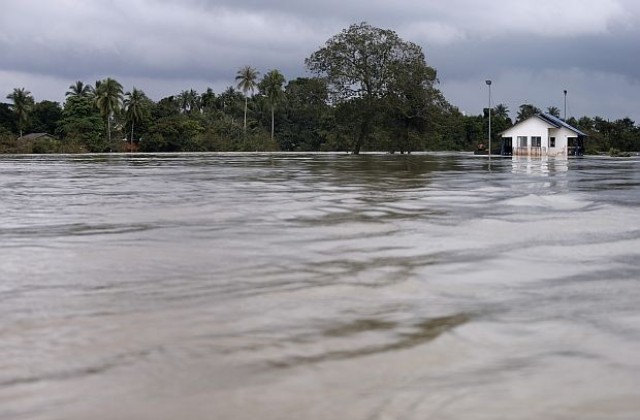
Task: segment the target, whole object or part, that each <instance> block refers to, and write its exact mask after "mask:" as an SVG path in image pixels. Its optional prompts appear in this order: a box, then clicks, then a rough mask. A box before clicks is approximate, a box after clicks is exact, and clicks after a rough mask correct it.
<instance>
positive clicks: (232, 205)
mask: <svg viewBox="0 0 640 420" xmlns="http://www.w3.org/2000/svg"><path fill="white" fill-rule="evenodd" d="M639 164H640V161H639V160H638V159H637V158H633V159H611V158H581V159H572V158H569V159H551V158H544V159H541V158H537V159H535V158H525V157H522V158H514V159H502V158H493V159H490V160H489V159H487V157H479V156H473V155H469V154H451V153H441V154H413V155H375V154H372V155H367V154H365V155H361V156H350V155H343V154H175V155H142V154H140V155H137V154H136V155H101V156H93V155H84V156H71V155H70V156H2V157H0V173H1V174H2V175H1V177H0V191H1V192H0V194H1V196H2V200H0V214H2V218H1V219H0V251H1V252H2V258H0V279H1V281H0V343H2V344H1V345H0V418H1V419H5V418H6V419H30V420H31V419H36V420H45V419H47V420H49V419H52V420H53V419H56V420H57V419H72V420H73V419H86V418H92V419H105V420H107V419H114V418H118V419H149V420H151V419H154V420H156V419H167V420H168V419H175V418H181V419H203V418H221V419H255V418H261V419H294V418H295V419H298V418H305V419H327V418H348V419H389V418H393V419H400V418H402V419H425V418H434V419H488V418H505V416H506V417H508V418H518V419H540V418H559V419H574V418H581V419H604V418H606V419H632V418H636V417H637V413H638V412H640V404H639V403H638V402H637V401H639V399H638V389H640V387H639V386H640V359H639V358H638V356H637V355H638V354H640V328H639V327H638V326H639V325H640V311H639V310H638V305H637V302H638V301H639V300H640V288H639V287H638V281H637V279H638V278H640V268H639V266H638V264H637V261H638V257H639V256H640V255H639V252H640V251H638V250H639V249H640V247H639V245H640V223H639V222H638V206H639V201H640V200H639V198H640V171H639V170H638V169H639ZM506 413H508V414H506Z"/></svg>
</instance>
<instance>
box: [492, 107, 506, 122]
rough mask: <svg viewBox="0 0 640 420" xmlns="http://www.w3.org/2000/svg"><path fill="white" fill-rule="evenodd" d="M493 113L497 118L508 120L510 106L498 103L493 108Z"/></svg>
mask: <svg viewBox="0 0 640 420" xmlns="http://www.w3.org/2000/svg"><path fill="white" fill-rule="evenodd" d="M493 115H495V116H496V117H497V118H502V119H504V120H506V119H507V118H509V107H507V106H506V105H505V104H498V105H496V107H495V108H494V109H493Z"/></svg>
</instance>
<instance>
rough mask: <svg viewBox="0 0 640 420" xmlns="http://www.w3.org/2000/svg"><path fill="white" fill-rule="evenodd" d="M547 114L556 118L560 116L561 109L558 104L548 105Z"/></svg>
mask: <svg viewBox="0 0 640 420" xmlns="http://www.w3.org/2000/svg"><path fill="white" fill-rule="evenodd" d="M547 114H549V115H551V116H553V117H556V118H560V109H559V108H558V107H557V106H550V107H547Z"/></svg>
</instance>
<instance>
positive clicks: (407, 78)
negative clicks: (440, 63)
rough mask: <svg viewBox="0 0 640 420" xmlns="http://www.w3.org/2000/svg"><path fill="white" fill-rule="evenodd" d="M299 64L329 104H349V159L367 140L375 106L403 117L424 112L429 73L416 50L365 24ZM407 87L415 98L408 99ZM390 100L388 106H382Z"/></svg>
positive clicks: (432, 80)
mask: <svg viewBox="0 0 640 420" xmlns="http://www.w3.org/2000/svg"><path fill="white" fill-rule="evenodd" d="M305 64H306V66H307V68H308V69H309V70H310V71H312V72H314V73H316V74H317V75H319V76H320V77H324V78H325V79H326V80H327V83H328V87H329V92H330V97H331V100H332V101H333V102H334V103H336V104H340V103H346V102H350V103H352V104H353V106H350V107H348V109H349V110H350V112H352V113H353V118H355V119H356V120H355V121H353V123H355V126H353V128H354V129H355V130H354V132H353V134H354V136H355V138H354V140H353V145H352V152H353V153H354V154H358V153H359V152H360V148H361V147H362V145H363V143H364V142H365V140H366V139H367V138H368V137H369V135H370V133H371V131H372V123H373V122H374V120H375V119H376V117H377V116H379V114H380V113H381V112H380V111H381V110H380V107H381V106H383V105H386V106H392V107H393V109H394V111H395V112H399V113H405V114H406V112H407V109H409V108H412V109H411V111H410V112H416V111H417V110H418V108H422V109H423V110H424V107H422V105H425V104H426V102H424V101H423V99H424V96H423V95H426V94H427V92H426V90H427V89H429V88H431V87H432V86H433V84H434V83H435V82H436V77H435V76H436V73H435V70H434V69H432V68H431V67H429V66H427V64H426V62H425V59H424V54H423V53H422V49H421V48H420V47H419V46H417V45H416V44H413V43H411V42H406V41H403V40H402V39H400V38H399V37H398V35H397V34H396V33H395V32H393V31H391V30H385V29H379V28H375V27H372V26H370V25H369V24H367V23H360V24H355V25H351V26H350V27H349V28H348V29H345V30H343V31H342V32H341V33H339V34H337V35H335V36H333V37H332V38H330V39H329V40H328V41H327V42H326V44H325V46H324V47H323V48H321V49H319V50H318V51H316V52H314V53H313V54H312V55H311V56H310V57H309V58H307V59H306V60H305ZM409 86H414V87H415V88H417V89H418V91H419V92H418V93H411V92H410V90H408V87H409ZM390 97H393V100H391V101H382V100H386V99H389V98H390ZM403 97H404V98H403ZM394 101H395V102H394ZM421 101H422V105H420V104H419V102H421ZM407 107H409V108H407ZM405 116H408V115H405ZM350 125H352V124H350Z"/></svg>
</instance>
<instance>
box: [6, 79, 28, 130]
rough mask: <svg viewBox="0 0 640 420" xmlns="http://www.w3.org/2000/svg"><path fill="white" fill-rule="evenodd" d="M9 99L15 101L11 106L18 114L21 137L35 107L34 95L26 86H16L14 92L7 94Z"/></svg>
mask: <svg viewBox="0 0 640 420" xmlns="http://www.w3.org/2000/svg"><path fill="white" fill-rule="evenodd" d="M7 99H10V100H12V101H13V104H12V105H10V106H11V109H12V110H13V112H14V113H15V114H16V118H17V120H18V130H19V131H20V137H22V132H23V130H24V129H25V128H26V126H27V124H28V122H29V113H30V112H31V110H32V109H33V105H34V100H33V96H32V95H31V92H29V91H28V90H26V89H25V88H15V89H13V92H12V93H10V94H8V95H7Z"/></svg>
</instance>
